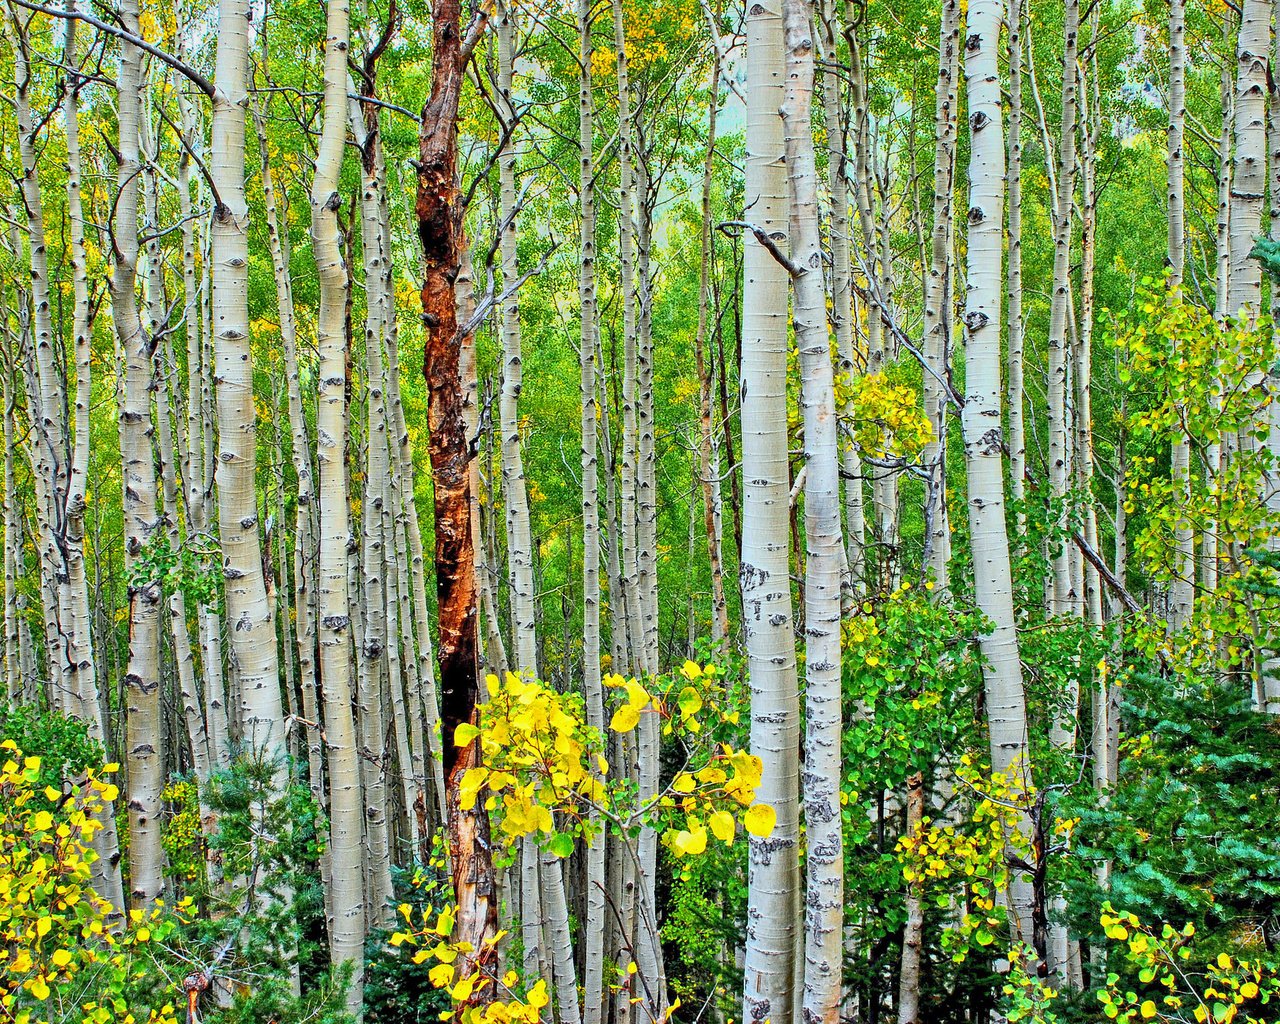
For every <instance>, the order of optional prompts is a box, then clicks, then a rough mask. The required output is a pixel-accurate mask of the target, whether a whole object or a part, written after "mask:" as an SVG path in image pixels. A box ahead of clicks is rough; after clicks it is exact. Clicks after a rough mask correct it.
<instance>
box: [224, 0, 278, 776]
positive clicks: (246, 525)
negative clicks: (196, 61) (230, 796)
mask: <svg viewBox="0 0 1280 1024" xmlns="http://www.w3.org/2000/svg"><path fill="white" fill-rule="evenodd" d="M218 12H219V16H218V44H217V61H216V71H215V90H214V93H215V95H214V100H213V145H212V148H211V153H210V160H209V169H210V174H211V176H212V178H213V183H214V185H215V187H216V188H217V193H218V194H217V197H216V198H215V202H214V213H213V227H212V251H211V253H210V257H211V263H212V267H213V310H214V320H215V324H214V329H213V338H212V340H213V351H214V364H215V365H214V383H215V394H216V398H217V414H218V449H219V450H218V469H217V484H218V511H219V517H218V524H219V531H220V535H221V541H222V553H223V577H224V579H225V581H226V591H225V593H226V606H227V621H228V624H229V627H230V628H229V634H228V636H229V640H230V647H231V655H232V660H233V662H234V664H235V666H236V673H237V678H238V679H239V682H240V696H239V700H240V707H239V709H238V710H239V713H238V715H237V718H238V719H239V724H240V727H241V730H242V740H243V742H244V744H245V746H246V747H247V748H249V749H252V750H255V751H260V752H261V753H263V754H265V755H266V756H268V757H270V758H272V759H281V758H282V755H283V754H284V752H285V748H284V742H285V736H284V726H283V721H284V709H283V707H282V704H281V700H280V680H279V664H278V662H277V659H276V644H275V632H274V630H273V629H272V628H271V607H270V605H269V603H268V601H267V590H266V581H265V579H264V577H263V570H262V542H261V536H260V534H259V531H258V508H257V498H256V495H255V491H254V478H255V466H256V463H257V453H256V450H255V438H256V436H257V427H256V422H255V421H256V413H255V407H254V401H253V352H252V349H251V346H250V333H249V331H250V328H249V212H248V206H247V204H246V200H245V192H244V159H245V156H244V154H245V146H244V135H245V105H246V99H247V97H246V94H245V89H246V81H247V79H246V71H247V67H248V35H249V17H250V11H249V3H248V0H219V5H218ZM284 770H285V766H284V762H283V760H282V759H281V760H279V766H278V769H277V775H276V779H275V783H274V786H275V788H276V789H277V791H279V790H282V789H283V788H284V782H285V779H284Z"/></svg>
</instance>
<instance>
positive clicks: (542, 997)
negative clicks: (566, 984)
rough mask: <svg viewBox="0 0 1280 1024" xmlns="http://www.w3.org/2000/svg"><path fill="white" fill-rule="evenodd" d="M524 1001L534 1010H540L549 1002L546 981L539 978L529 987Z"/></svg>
mask: <svg viewBox="0 0 1280 1024" xmlns="http://www.w3.org/2000/svg"><path fill="white" fill-rule="evenodd" d="M525 1002H527V1003H528V1004H529V1005H530V1006H532V1007H533V1008H534V1009H535V1010H541V1009H542V1008H543V1007H544V1006H546V1005H547V1003H549V1002H551V997H550V996H549V995H547V983H546V982H545V981H543V980H542V979H541V978H539V979H538V983H537V984H536V985H534V986H533V988H531V989H529V994H528V995H527V996H525Z"/></svg>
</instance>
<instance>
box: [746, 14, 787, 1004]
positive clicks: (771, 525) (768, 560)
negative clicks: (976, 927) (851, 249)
mask: <svg viewBox="0 0 1280 1024" xmlns="http://www.w3.org/2000/svg"><path fill="white" fill-rule="evenodd" d="M746 36H747V55H746V61H747V83H746V94H747V125H746V192H745V195H744V197H743V207H744V210H743V215H744V218H745V219H747V220H749V221H750V223H752V224H754V225H756V226H757V227H759V228H760V230H761V231H763V232H764V233H765V234H766V236H767V237H768V238H769V239H770V240H771V241H772V242H773V243H774V244H775V245H776V246H777V247H778V248H779V249H780V250H782V251H786V242H787V234H788V224H787V180H786V163H785V144H784V140H783V125H782V119H781V117H780V115H779V113H778V112H779V110H780V109H781V107H782V103H783V99H784V83H783V74H782V53H783V43H784V39H783V25H782V12H781V7H780V5H779V3H778V0H761V2H760V3H758V4H753V5H751V7H750V8H749V10H748V14H747V20H746ZM743 247H744V248H743V282H744V285H743V293H742V294H743V308H742V372H741V379H742V389H741V401H742V464H743V469H742V476H743V521H742V557H741V560H740V563H739V564H740V570H739V574H740V581H741V586H742V609H743V634H744V638H745V643H746V650H747V670H748V678H749V681H750V686H751V752H752V753H753V754H754V755H755V756H757V757H759V758H760V759H761V761H762V762H763V773H762V785H761V787H760V789H759V790H758V791H757V794H758V797H759V799H761V800H763V801H764V802H766V803H768V804H770V805H771V806H772V807H773V808H774V810H775V812H776V813H777V822H776V824H775V826H774V830H773V833H772V835H770V836H769V837H768V838H764V839H761V838H752V839H751V842H750V868H749V879H748V896H747V922H746V952H745V959H744V965H743V971H744V976H743V1013H742V1019H743V1020H752V1021H754V1020H764V1019H766V1018H767V1019H769V1020H771V1021H772V1022H773V1024H790V1022H791V1020H792V1012H793V1006H792V991H793V983H794V974H795V968H794V957H795V946H796V929H797V923H798V922H797V918H798V914H799V904H798V892H799V865H798V862H797V845H798V814H799V807H798V802H799V792H798V790H799V779H798V766H797V763H796V758H797V752H798V750H799V745H800V736H799V730H800V709H799V700H798V689H799V684H798V680H797V675H796V659H795V641H794V638H793V633H792V630H793V620H792V612H791V582H790V568H789V558H788V537H787V492H788V490H789V469H788V465H787V431H786V424H787V399H786V394H787V392H786V380H787V273H786V270H785V269H784V268H783V267H782V266H781V265H780V264H779V263H778V262H777V261H776V260H775V259H774V258H773V256H772V255H770V253H769V252H768V250H766V249H765V247H764V246H763V245H762V244H761V243H760V242H759V241H758V240H757V239H756V238H755V237H753V233H750V232H749V233H746V234H744V236H743Z"/></svg>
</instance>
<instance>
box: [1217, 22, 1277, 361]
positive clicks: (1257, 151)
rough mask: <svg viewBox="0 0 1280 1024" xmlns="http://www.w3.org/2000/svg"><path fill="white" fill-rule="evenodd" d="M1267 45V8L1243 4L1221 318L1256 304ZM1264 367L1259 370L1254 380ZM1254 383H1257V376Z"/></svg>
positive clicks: (1259, 272) (1254, 307) (1263, 177)
mask: <svg viewBox="0 0 1280 1024" xmlns="http://www.w3.org/2000/svg"><path fill="white" fill-rule="evenodd" d="M1270 41H1271V3H1270V2H1269V0H1245V2H1244V4H1243V7H1242V14H1241V18H1240V31H1239V34H1238V35H1237V37H1236V84H1235V97H1234V117H1233V129H1234V141H1235V149H1234V154H1233V158H1232V170H1231V209H1230V220H1229V227H1228V239H1229V246H1230V261H1231V279H1230V281H1229V283H1228V287H1227V313H1228V315H1231V316H1237V315H1241V314H1244V315H1249V316H1254V315H1257V313H1258V312H1259V311H1260V309H1261V305H1262V266H1261V264H1259V263H1258V262H1257V261H1256V260H1252V259H1250V258H1249V253H1250V251H1251V250H1252V249H1253V244H1254V240H1255V239H1256V238H1257V237H1258V235H1259V234H1260V233H1261V230H1262V204H1263V198H1264V196H1265V193H1266V180H1267V130H1266V128H1267V126H1266V107H1267V59H1268V53H1269V50H1270ZM1263 370H1264V368H1262V367H1259V368H1258V370H1257V373H1258V374H1259V375H1260V374H1261V373H1262V372H1263ZM1259 379H1261V378H1260V377H1259Z"/></svg>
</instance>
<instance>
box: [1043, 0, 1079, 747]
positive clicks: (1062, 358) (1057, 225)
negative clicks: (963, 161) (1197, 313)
mask: <svg viewBox="0 0 1280 1024" xmlns="http://www.w3.org/2000/svg"><path fill="white" fill-rule="evenodd" d="M1079 31H1080V4H1079V0H1066V7H1065V14H1064V21H1063V44H1062V66H1063V73H1062V134H1061V137H1060V139H1059V143H1058V175H1057V186H1058V187H1057V195H1056V197H1055V200H1054V218H1053V220H1054V223H1053V282H1052V292H1051V295H1050V306H1049V339H1048V350H1049V357H1048V362H1049V367H1048V373H1049V383H1048V403H1047V404H1048V411H1049V497H1050V500H1051V501H1053V502H1054V503H1055V507H1056V512H1055V516H1056V519H1055V523H1056V525H1057V528H1058V530H1059V531H1064V532H1063V533H1062V536H1063V538H1065V531H1066V529H1067V519H1068V516H1067V508H1066V499H1067V491H1068V489H1069V487H1070V480H1071V450H1070V440H1069V437H1068V430H1069V426H1068V423H1067V417H1068V412H1067V362H1068V360H1067V347H1068V342H1067V311H1068V307H1069V305H1070V303H1071V235H1072V225H1073V218H1072V207H1073V204H1074V201H1075V182H1076V113H1077V106H1078V95H1079V81H1080V76H1079V70H1078V69H1077V67H1076V55H1077V50H1078V43H1079ZM1054 543H1055V545H1056V549H1055V554H1054V556H1053V566H1052V568H1053V593H1052V599H1051V601H1050V604H1049V608H1048V612H1049V614H1050V615H1051V616H1053V615H1074V614H1076V613H1077V612H1078V607H1077V604H1078V595H1077V594H1075V593H1074V592H1073V590H1072V586H1071V570H1070V553H1069V549H1070V545H1069V544H1068V543H1067V541H1066V540H1065V539H1061V540H1057V539H1055V541H1054ZM1054 728H1055V730H1056V733H1055V736H1056V739H1055V742H1058V743H1059V744H1061V742H1062V741H1063V737H1062V735H1061V734H1062V728H1063V727H1062V724H1061V723H1060V722H1058V723H1055V726H1054Z"/></svg>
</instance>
